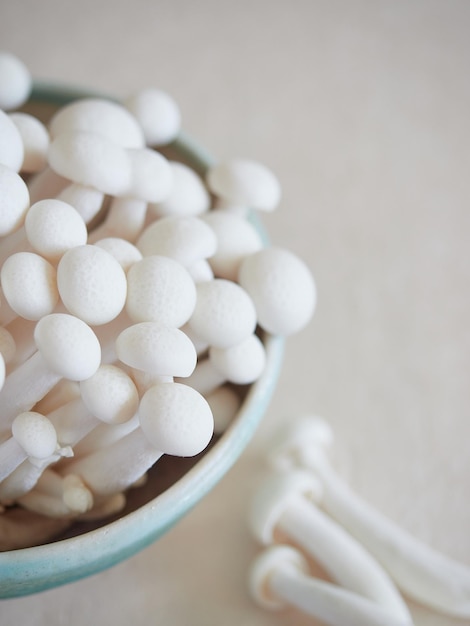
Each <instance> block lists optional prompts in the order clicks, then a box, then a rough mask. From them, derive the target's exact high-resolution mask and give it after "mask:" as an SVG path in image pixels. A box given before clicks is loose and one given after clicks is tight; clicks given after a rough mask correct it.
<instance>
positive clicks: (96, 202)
mask: <svg viewBox="0 0 470 626" xmlns="http://www.w3.org/2000/svg"><path fill="white" fill-rule="evenodd" d="M51 195H53V196H55V197H56V198H57V200H62V201H63V202H67V204H70V205H72V206H73V208H74V209H75V210H76V211H77V212H78V213H79V215H80V216H81V217H82V219H83V221H84V222H85V224H89V223H90V222H91V221H92V220H93V219H94V218H95V217H96V216H97V215H98V213H99V212H100V210H101V209H102V207H103V202H104V198H105V194H104V193H103V192H102V191H99V190H98V189H95V188H93V187H87V186H85V185H80V184H78V183H70V184H69V185H67V186H66V187H63V188H61V190H60V191H59V192H58V193H57V194H51Z"/></svg>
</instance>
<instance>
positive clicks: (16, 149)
mask: <svg viewBox="0 0 470 626" xmlns="http://www.w3.org/2000/svg"><path fill="white" fill-rule="evenodd" d="M0 137H1V138H2V141H0V164H1V165H6V166H7V167H10V168H11V169H12V170H14V171H15V172H19V171H20V169H21V166H22V165H23V160H24V146H23V139H22V138H21V133H20V131H19V130H18V128H17V127H16V125H15V124H14V122H13V120H11V119H10V116H9V115H7V114H6V113H5V112H4V111H2V110H1V109H0Z"/></svg>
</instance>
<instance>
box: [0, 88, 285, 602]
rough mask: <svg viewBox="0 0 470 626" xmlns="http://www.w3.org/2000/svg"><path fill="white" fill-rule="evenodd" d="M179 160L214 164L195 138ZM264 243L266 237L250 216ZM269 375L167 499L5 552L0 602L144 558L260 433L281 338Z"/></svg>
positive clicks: (269, 341) (59, 99)
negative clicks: (81, 531) (86, 528)
mask: <svg viewBox="0 0 470 626" xmlns="http://www.w3.org/2000/svg"><path fill="white" fill-rule="evenodd" d="M94 95H97V94H96V93H92V92H90V91H89V90H85V89H80V88H75V87H69V86H63V85H54V84H40V83H38V84H36V85H35V86H34V88H33V91H32V95H31V98H30V100H34V101H37V102H47V103H51V104H57V105H63V104H66V103H67V102H71V101H72V100H76V99H77V98H81V97H89V96H94ZM172 148H174V149H175V150H176V151H177V152H178V154H179V155H181V156H182V157H183V158H184V159H185V160H188V161H189V162H190V163H191V164H192V165H193V167H195V168H196V169H197V170H198V171H200V172H201V173H203V172H204V171H205V170H206V169H207V167H209V166H210V165H211V164H212V163H213V162H214V161H213V159H212V157H211V156H210V155H209V154H208V153H207V152H206V151H205V150H204V149H203V148H202V147H200V146H199V144H198V143H197V142H196V141H194V140H193V139H192V138H191V137H188V136H187V135H186V134H184V133H181V134H180V135H179V137H178V138H177V139H176V140H175V141H174V142H173V144H172ZM251 219H252V221H253V222H254V224H255V226H256V228H257V229H258V231H259V232H260V234H261V236H262V237H263V240H264V241H265V243H266V244H267V243H268V238H267V235H266V233H265V231H264V229H263V227H262V225H261V223H260V222H259V220H258V218H257V216H256V215H251ZM263 341H264V345H265V348H266V354H267V364H266V369H265V371H264V372H263V374H262V376H261V377H260V378H259V379H258V380H257V381H256V382H255V383H254V384H252V385H250V387H249V390H248V392H247V395H246V397H245V398H244V400H243V403H242V405H241V407H240V409H239V411H238V413H237V415H236V417H235V418H234V420H233V422H232V423H231V424H230V426H229V427H228V428H227V430H226V431H225V432H224V433H223V434H222V436H221V437H220V439H219V440H218V441H217V442H216V443H215V444H214V445H213V446H212V447H211V448H210V449H209V450H208V451H207V452H206V453H205V454H204V455H203V456H202V458H201V459H200V460H199V461H198V462H197V463H196V464H195V465H194V466H193V467H192V468H191V469H190V470H189V471H188V472H187V473H186V474H184V476H183V477H182V478H180V479H179V480H177V481H176V482H175V483H174V484H173V485H171V486H170V487H169V488H168V489H166V490H165V491H164V492H163V493H161V494H160V495H158V496H157V497H155V498H154V499H152V500H150V501H149V502H148V503H146V504H144V505H142V506H141V507H139V508H138V509H136V510H135V511H133V512H131V513H128V514H127V515H125V516H123V517H121V518H119V519H117V520H116V521H113V522H110V523H108V524H106V525H104V526H102V527H100V528H97V529H95V530H91V531H89V532H87V533H84V534H82V535H78V536H76V537H72V538H69V539H63V540H59V541H56V542H52V543H48V544H44V545H40V546H35V547H31V548H22V549H18V550H11V551H7V552H1V553H0V598H2V599H5V598H13V597H20V596H25V595H29V594H33V593H38V592H40V591H45V590H47V589H52V588H55V587H59V586H61V585H64V584H67V583H71V582H74V581H76V580H79V579H81V578H85V577H87V576H90V575H92V574H97V573H99V572H101V571H103V570H105V569H108V568H110V567H112V566H114V565H116V564H118V563H119V562H121V561H124V560H125V559H127V558H129V557H130V556H132V555H134V554H136V553H137V552H140V551H141V550H143V549H144V548H146V547H147V546H149V545H150V544H152V543H153V542H154V541H155V540H156V539H158V538H159V537H161V536H162V535H163V534H165V533H166V532H167V531H168V530H169V529H170V528H171V527H172V526H173V525H174V524H175V523H176V522H177V521H178V520H180V519H181V518H182V517H183V516H184V515H186V514H187V513H188V512H189V511H190V510H191V509H192V508H193V507H194V506H195V505H196V504H197V503H198V502H199V501H200V500H201V499H202V498H203V497H204V496H206V495H207V494H208V493H209V492H210V491H211V489H212V488H213V487H215V485H216V484H217V483H218V482H219V481H220V480H221V479H222V478H223V476H224V475H225V474H226V473H227V472H228V470H229V469H230V468H231V467H232V466H233V465H234V463H235V462H236V461H237V460H238V458H239V457H240V456H241V454H242V452H243V451H244V450H245V448H246V446H247V445H248V443H249V442H250V440H251V438H252V437H253V435H254V434H255V431H256V430H257V428H258V426H259V424H260V422H261V420H262V418H263V416H264V414H265V412H266V410H267V408H268V405H269V402H270V400H271V397H272V395H273V393H274V391H275V388H276V384H277V381H278V378H279V375H280V371H281V367H282V361H283V355H284V339H283V338H282V337H279V336H273V335H270V334H265V335H264V337H263Z"/></svg>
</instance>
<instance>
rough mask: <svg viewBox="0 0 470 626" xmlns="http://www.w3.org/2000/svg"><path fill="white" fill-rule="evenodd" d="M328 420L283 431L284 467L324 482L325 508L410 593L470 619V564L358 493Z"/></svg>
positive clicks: (277, 449)
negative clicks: (331, 455) (335, 459)
mask: <svg viewBox="0 0 470 626" xmlns="http://www.w3.org/2000/svg"><path fill="white" fill-rule="evenodd" d="M332 437H333V434H332V431H331V428H330V427H329V424H328V423H327V422H325V421H324V420H323V419H322V418H314V417H308V416H307V417H305V418H302V419H299V420H298V421H297V422H293V423H291V424H290V426H289V428H288V429H287V431H285V432H281V433H279V435H278V440H277V443H275V444H273V447H272V452H271V454H270V460H271V463H273V464H275V465H277V466H280V467H290V466H301V467H304V468H306V469H308V470H310V471H313V472H314V474H315V476H316V477H317V478H318V479H319V480H320V481H321V484H322V488H323V495H322V497H321V501H320V504H321V506H322V508H323V509H324V510H325V511H326V512H327V513H328V514H329V515H331V516H332V517H333V518H334V519H335V520H337V521H338V522H339V523H340V524H341V525H342V526H343V527H344V528H345V529H347V530H348V531H349V532H350V533H351V534H352V535H353V536H354V537H356V539H357V540H358V541H360V542H361V543H362V544H363V545H364V546H365V547H366V548H367V550H368V551H369V552H370V553H371V554H372V555H373V556H374V557H375V558H376V559H377V560H378V561H379V563H381V564H382V566H383V567H384V569H386V571H387V572H388V573H389V574H390V576H391V577H392V579H393V580H394V581H395V583H396V584H397V586H398V587H399V588H400V589H401V590H402V591H403V592H404V593H406V594H407V595H408V596H409V597H411V598H414V599H415V600H417V601H418V602H420V603H422V604H424V605H427V606H430V607H432V608H434V609H436V610H437V611H441V612H443V613H446V614H448V615H452V616H455V617H460V618H463V619H468V618H469V617H470V568H469V567H468V566H466V565H464V564H462V563H459V562H456V561H454V560H453V559H451V558H449V557H447V556H445V555H444V554H441V553H440V552H438V551H436V550H434V549H433V548H432V547H430V546H427V545H426V544H424V543H422V542H421V541H419V540H418V539H416V538H415V537H413V536H412V535H411V534H410V533H408V532H407V531H405V530H404V529H402V528H401V527H400V526H399V525H398V524H397V523H395V522H393V521H392V520H390V519H389V518H387V517H386V516H385V515H383V514H382V513H380V512H379V511H378V510H376V509H374V508H373V507H372V506H371V505H369V504H368V503H367V502H365V501H364V500H362V498H360V497H359V496H358V495H356V494H355V493H354V492H353V491H352V490H351V488H350V487H349V486H348V485H347V484H346V483H345V482H344V481H342V480H341V479H340V478H339V477H338V476H337V474H336V473H335V471H334V470H333V468H332V467H331V465H330V464H329V462H328V459H327V455H326V450H325V443H328V442H330V441H331V440H332Z"/></svg>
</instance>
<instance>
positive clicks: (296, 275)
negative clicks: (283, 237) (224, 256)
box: [238, 247, 317, 336]
mask: <svg viewBox="0 0 470 626" xmlns="http://www.w3.org/2000/svg"><path fill="white" fill-rule="evenodd" d="M238 279H239V283H240V285H241V286H242V287H243V288H244V289H245V290H246V291H247V292H248V293H249V294H250V296H251V298H252V299H253V302H254V304H255V307H256V313H257V316H258V323H259V325H260V326H261V327H262V328H264V330H266V331H267V332H269V333H272V334H274V335H284V336H287V335H291V334H293V333H296V332H298V331H299V330H301V329H302V328H303V327H304V326H305V325H306V324H307V323H308V322H309V321H310V319H311V317H312V316H313V313H314V310H315V305H316V298H317V295H316V287H315V283H314V280H313V277H312V274H311V273H310V270H309V268H308V267H307V265H306V264H305V263H304V262H303V261H302V260H301V259H299V257H297V256H296V255H295V254H293V253H292V252H290V251H289V250H285V249H283V248H276V247H273V248H263V249H262V250H259V251H258V252H255V253H254V254H251V255H250V256H248V257H246V258H245V259H244V261H243V262H242V263H241V265H240V270H239V273H238Z"/></svg>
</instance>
